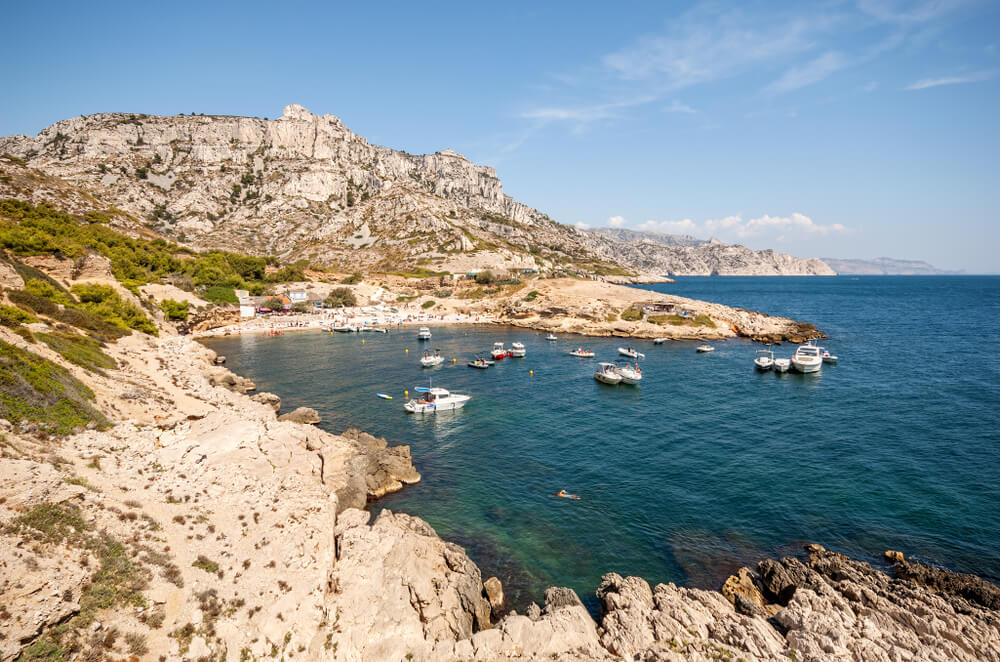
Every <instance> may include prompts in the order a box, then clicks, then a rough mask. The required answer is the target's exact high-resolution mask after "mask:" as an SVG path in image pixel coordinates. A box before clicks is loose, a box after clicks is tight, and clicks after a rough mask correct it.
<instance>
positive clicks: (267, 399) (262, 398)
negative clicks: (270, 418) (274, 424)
mask: <svg viewBox="0 0 1000 662" xmlns="http://www.w3.org/2000/svg"><path fill="white" fill-rule="evenodd" d="M250 399H251V400H253V401H254V402H259V403H260V404H262V405H267V406H268V407H270V408H271V409H273V410H274V411H279V410H280V409H281V398H279V397H278V396H276V395H275V394H274V393H268V392H267V391H263V392H261V393H255V394H254V395H252V396H251V397H250Z"/></svg>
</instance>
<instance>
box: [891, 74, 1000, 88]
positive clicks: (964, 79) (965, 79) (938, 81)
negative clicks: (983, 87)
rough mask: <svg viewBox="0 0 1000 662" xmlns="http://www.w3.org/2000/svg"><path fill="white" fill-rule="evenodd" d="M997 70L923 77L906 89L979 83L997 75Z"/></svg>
mask: <svg viewBox="0 0 1000 662" xmlns="http://www.w3.org/2000/svg"><path fill="white" fill-rule="evenodd" d="M996 73H997V72H995V71H979V72H976V73H972V74H965V75H964V76H945V77H943V78H921V79H920V80H918V81H915V82H913V83H910V84H909V85H907V86H906V87H904V88H903V89H904V90H908V91H913V90H926V89H927V88H930V87H940V86H941V85H962V84H963V83H979V82H982V81H984V80H989V79H990V78H993V76H995V75H996Z"/></svg>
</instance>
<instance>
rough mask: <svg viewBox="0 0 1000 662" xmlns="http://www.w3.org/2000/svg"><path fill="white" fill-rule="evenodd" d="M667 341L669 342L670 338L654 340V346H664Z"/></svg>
mask: <svg viewBox="0 0 1000 662" xmlns="http://www.w3.org/2000/svg"><path fill="white" fill-rule="evenodd" d="M667 340H669V339H668V338H653V344H654V345H662V344H663V343H665V342H667Z"/></svg>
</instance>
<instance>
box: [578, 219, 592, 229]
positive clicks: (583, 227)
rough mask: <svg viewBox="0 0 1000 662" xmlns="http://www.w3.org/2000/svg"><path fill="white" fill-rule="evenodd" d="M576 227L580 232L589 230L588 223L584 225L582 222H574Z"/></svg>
mask: <svg viewBox="0 0 1000 662" xmlns="http://www.w3.org/2000/svg"><path fill="white" fill-rule="evenodd" d="M576 227H578V228H580V229H581V230H589V229H590V223H584V222H583V221H577V222H576Z"/></svg>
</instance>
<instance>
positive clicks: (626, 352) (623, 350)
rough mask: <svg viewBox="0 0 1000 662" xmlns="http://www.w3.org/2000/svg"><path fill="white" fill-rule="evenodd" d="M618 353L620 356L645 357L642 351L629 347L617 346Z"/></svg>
mask: <svg viewBox="0 0 1000 662" xmlns="http://www.w3.org/2000/svg"><path fill="white" fill-rule="evenodd" d="M618 353H619V354H621V355H622V356H627V357H629V358H630V359H644V358H646V355H645V354H643V353H642V352H640V351H638V350H636V349H632V348H631V347H619V348H618Z"/></svg>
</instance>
